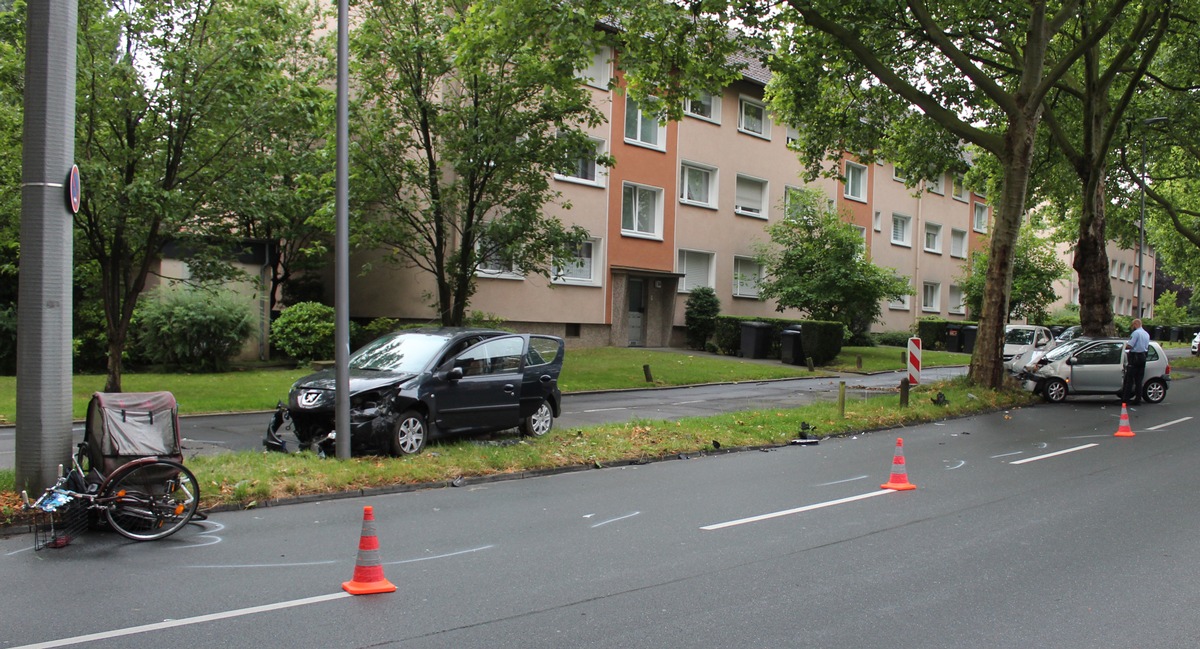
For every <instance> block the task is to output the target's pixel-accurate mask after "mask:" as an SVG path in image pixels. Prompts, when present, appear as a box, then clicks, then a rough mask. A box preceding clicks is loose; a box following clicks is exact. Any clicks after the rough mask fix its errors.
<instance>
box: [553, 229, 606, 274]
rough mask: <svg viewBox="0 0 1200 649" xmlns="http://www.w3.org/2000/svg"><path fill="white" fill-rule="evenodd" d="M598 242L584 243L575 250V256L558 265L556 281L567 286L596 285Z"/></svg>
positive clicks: (555, 270)
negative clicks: (595, 261)
mask: <svg viewBox="0 0 1200 649" xmlns="http://www.w3.org/2000/svg"><path fill="white" fill-rule="evenodd" d="M595 251H596V242H595V240H594V239H593V240H589V241H584V242H582V243H580V244H579V246H578V247H577V248H576V249H575V256H574V257H571V258H570V259H564V260H562V261H561V263H556V264H555V267H554V280H555V281H557V282H562V283H566V284H594V283H595V281H596V278H595V275H594V268H595V264H594V263H593V260H594V258H595Z"/></svg>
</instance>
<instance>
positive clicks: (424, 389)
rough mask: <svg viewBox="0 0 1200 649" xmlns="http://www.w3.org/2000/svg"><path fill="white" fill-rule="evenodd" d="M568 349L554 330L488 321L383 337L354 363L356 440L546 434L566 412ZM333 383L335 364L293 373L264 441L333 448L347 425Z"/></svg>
mask: <svg viewBox="0 0 1200 649" xmlns="http://www.w3.org/2000/svg"><path fill="white" fill-rule="evenodd" d="M563 353H564V345H563V340H562V339H561V338H558V337H556V336H547V335H540V334H514V333H509V332H504V331H495V330H490V329H472V328H455V327H444V328H438V329H410V330H404V331H398V332H395V333H391V334H387V335H385V336H382V337H380V338H377V339H375V340H374V341H372V342H370V343H368V344H367V345H365V346H364V347H362V348H361V349H359V350H358V351H356V352H354V353H353V354H352V355H351V356H350V359H349V363H348V365H349V374H350V431H349V432H350V442H351V449H352V450H353V451H354V452H356V453H369V452H381V451H382V452H386V453H391V454H392V455H396V456H401V455H412V454H415V453H420V452H421V451H422V450H423V449H424V448H425V443H426V441H427V440H430V439H436V438H439V437H447V436H454V435H474V434H482V433H491V432H497V431H503V430H508V429H512V428H519V429H520V431H521V433H522V434H525V435H530V436H534V437H541V436H542V435H545V434H546V433H548V432H550V429H551V428H552V427H553V425H554V418H555V417H558V416H559V414H560V413H561V404H562V393H561V392H560V391H559V388H558V375H559V372H560V371H561V370H562V362H563ZM334 389H335V370H333V369H327V370H322V371H320V372H316V373H315V374H310V375H308V376H306V377H304V378H302V379H300V380H298V381H296V383H295V384H293V385H292V389H291V392H290V393H289V394H288V403H287V405H286V406H284V405H283V404H280V407H279V409H278V410H277V411H276V413H275V415H274V417H273V418H272V421H271V424H270V426H269V428H268V431H267V438H266V439H265V440H263V445H264V446H266V447H267V448H268V449H270V450H275V451H283V452H288V451H291V450H311V451H314V452H317V453H320V454H322V455H333V453H334V445H335V441H336V437H337V435H338V434H340V431H335V430H334V419H335V416H334V411H335V405H334V403H335V393H334ZM285 430H287V431H290V432H291V433H292V434H293V435H294V437H295V440H294V442H295V444H296V447H297V448H296V449H292V448H289V441H288V439H287V438H285V436H284V432H285Z"/></svg>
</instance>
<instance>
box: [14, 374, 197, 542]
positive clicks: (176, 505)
mask: <svg viewBox="0 0 1200 649" xmlns="http://www.w3.org/2000/svg"><path fill="white" fill-rule="evenodd" d="M58 474H59V478H58V480H57V481H56V482H55V483H54V484H53V485H51V486H50V487H48V488H47V489H46V491H45V492H44V493H43V494H42V495H41V496H40V497H38V499H37V500H35V501H33V502H30V501H29V496H28V494H26V493H25V492H24V491H22V492H21V496H22V499H23V502H24V505H25V509H26V510H29V511H32V512H33V514H34V521H33V529H34V549H35V550H40V549H42V548H44V547H63V546H65V545H67V544H68V543H70V541H71V539H72V538H74V537H75V536H78V534H79V533H80V532H82V530H83V529H85V528H88V527H96V526H98V525H99V524H100V521H101V518H102V517H103V519H104V520H106V521H107V522H108V525H110V526H111V527H112V528H113V529H114V530H116V531H117V532H119V533H120V534H122V535H124V536H126V537H128V538H131V539H134V540H136V541H153V540H156V539H161V538H165V537H168V536H170V535H172V534H174V533H175V532H178V531H179V530H180V529H181V528H183V526H184V525H187V524H188V522H190V521H191V520H192V519H193V518H197V519H200V520H202V519H204V518H205V516H204V515H203V514H201V513H198V512H197V507H198V506H199V504H200V486H199V484H198V483H197V482H196V476H195V475H193V474H192V472H191V470H189V469H188V468H187V467H185V466H183V445H182V443H181V439H180V435H179V410H178V406H177V405H176V403H175V397H174V395H172V394H171V393H170V392H131V393H103V392H97V393H95V394H94V395H92V400H91V401H90V402H89V403H88V412H87V420H86V423H85V426H84V436H83V442H82V443H81V444H79V447H78V450H77V451H76V453H75V454H74V455H73V456H72V457H71V470H70V471H68V472H66V473H63V470H62V465H61V464H60V465H59V468H58Z"/></svg>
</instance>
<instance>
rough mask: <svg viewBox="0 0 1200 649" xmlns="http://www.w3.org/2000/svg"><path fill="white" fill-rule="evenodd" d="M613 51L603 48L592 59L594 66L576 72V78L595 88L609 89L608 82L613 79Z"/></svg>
mask: <svg viewBox="0 0 1200 649" xmlns="http://www.w3.org/2000/svg"><path fill="white" fill-rule="evenodd" d="M611 61H612V50H610V49H609V48H607V47H601V48H600V51H598V52H596V55H595V56H594V57H592V64H591V65H590V66H588V67H586V68H584V69H582V70H579V71H577V72H576V76H578V77H579V78H580V79H583V82H584V83H586V84H587V85H589V86H592V87H595V88H603V89H606V90H607V89H608V82H609V80H610V79H612V73H611V71H610V70H611V69H612V64H611Z"/></svg>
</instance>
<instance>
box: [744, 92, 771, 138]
mask: <svg viewBox="0 0 1200 649" xmlns="http://www.w3.org/2000/svg"><path fill="white" fill-rule="evenodd" d="M738 130H739V131H741V132H743V133H749V134H750V135H754V136H757V137H762V138H766V139H768V140H769V139H771V121H770V120H769V119H767V107H766V105H764V104H763V103H762V102H758V101H755V100H753V99H750V98H749V97H742V98H740V99H739V100H738Z"/></svg>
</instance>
